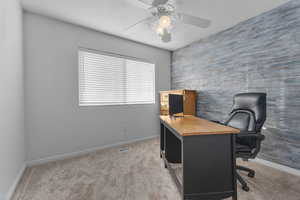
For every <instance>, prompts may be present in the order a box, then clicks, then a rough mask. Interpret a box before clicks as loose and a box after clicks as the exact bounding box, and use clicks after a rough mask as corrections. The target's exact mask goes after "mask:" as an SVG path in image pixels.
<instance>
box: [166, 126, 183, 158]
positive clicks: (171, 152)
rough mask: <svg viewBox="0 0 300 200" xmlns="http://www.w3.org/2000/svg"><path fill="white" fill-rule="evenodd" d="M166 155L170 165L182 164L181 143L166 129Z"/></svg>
mask: <svg viewBox="0 0 300 200" xmlns="http://www.w3.org/2000/svg"><path fill="white" fill-rule="evenodd" d="M164 132H165V155H166V159H167V161H168V162H169V163H181V141H180V140H179V139H178V138H177V137H176V136H175V135H174V134H173V133H172V132H171V131H170V130H169V129H168V128H165V131H164Z"/></svg>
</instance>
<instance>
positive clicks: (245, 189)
mask: <svg viewBox="0 0 300 200" xmlns="http://www.w3.org/2000/svg"><path fill="white" fill-rule="evenodd" d="M242 189H243V190H244V191H246V192H249V190H250V188H249V187H248V186H247V185H245V186H243V187H242Z"/></svg>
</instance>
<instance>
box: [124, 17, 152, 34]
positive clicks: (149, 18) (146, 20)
mask: <svg viewBox="0 0 300 200" xmlns="http://www.w3.org/2000/svg"><path fill="white" fill-rule="evenodd" d="M154 19H155V17H154V16H150V17H147V18H145V19H142V20H140V21H138V22H136V23H134V24H132V25H131V26H128V27H127V28H125V29H124V31H128V30H129V29H131V28H133V27H135V26H137V25H139V24H142V23H145V22H148V21H152V20H154Z"/></svg>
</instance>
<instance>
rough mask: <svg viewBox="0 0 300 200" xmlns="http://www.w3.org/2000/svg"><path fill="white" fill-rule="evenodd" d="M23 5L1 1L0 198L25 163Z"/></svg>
mask: <svg viewBox="0 0 300 200" xmlns="http://www.w3.org/2000/svg"><path fill="white" fill-rule="evenodd" d="M22 63H23V55H22V9H21V7H20V5H19V2H18V0H1V1H0V94H1V95H0V199H1V200H2V199H4V198H5V196H6V195H7V193H8V192H9V191H10V192H11V190H10V189H11V186H12V185H13V183H14V182H15V179H16V178H17V175H18V174H19V171H20V170H21V167H22V165H23V164H24V156H25V155H24V151H25V149H24V110H23V106H24V103H23V100H24V95H23V65H22Z"/></svg>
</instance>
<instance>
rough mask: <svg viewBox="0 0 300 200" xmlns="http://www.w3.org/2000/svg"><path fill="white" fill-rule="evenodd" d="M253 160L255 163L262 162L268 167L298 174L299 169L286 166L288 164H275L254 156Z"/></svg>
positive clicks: (299, 173)
mask: <svg viewBox="0 0 300 200" xmlns="http://www.w3.org/2000/svg"><path fill="white" fill-rule="evenodd" d="M253 161H254V162H257V163H260V164H263V165H266V166H268V167H272V168H274V169H278V170H281V171H284V172H287V173H289V174H292V175H295V176H300V170H298V169H294V168H291V167H288V166H285V165H281V164H277V163H274V162H270V161H267V160H263V159H260V158H255V159H254V160H253Z"/></svg>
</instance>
